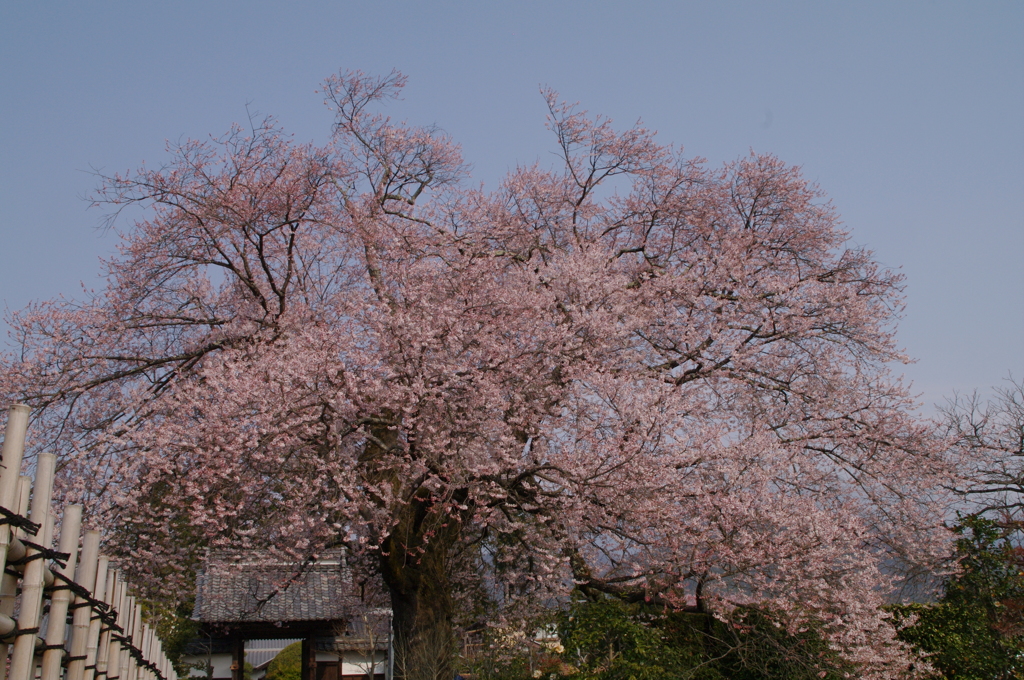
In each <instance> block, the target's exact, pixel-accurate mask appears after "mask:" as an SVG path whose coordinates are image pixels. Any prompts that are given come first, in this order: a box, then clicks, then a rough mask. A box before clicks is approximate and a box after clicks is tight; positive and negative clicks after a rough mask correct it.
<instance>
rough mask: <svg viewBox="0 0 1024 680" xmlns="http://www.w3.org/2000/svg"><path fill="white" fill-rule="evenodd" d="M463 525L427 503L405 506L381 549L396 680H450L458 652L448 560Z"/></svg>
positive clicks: (418, 500) (424, 500) (414, 502)
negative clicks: (388, 595)
mask: <svg viewBox="0 0 1024 680" xmlns="http://www.w3.org/2000/svg"><path fill="white" fill-rule="evenodd" d="M460 526H461V523H460V522H459V521H458V520H457V519H456V518H452V517H447V516H439V515H438V513H436V512H434V510H433V508H432V507H431V503H430V502H429V501H427V500H426V499H422V500H421V499H417V500H414V501H413V502H412V503H410V504H409V505H408V506H406V508H405V510H404V512H403V513H402V517H401V518H400V519H399V522H398V524H397V525H396V526H395V528H394V530H393V531H392V532H391V534H390V535H389V536H388V538H387V539H386V540H385V541H384V542H383V544H382V546H381V574H382V576H383V579H384V583H385V585H386V586H387V587H388V590H389V592H390V595H391V608H392V611H393V615H394V623H393V632H394V637H395V678H396V680H451V678H452V677H454V675H455V667H454V662H455V655H456V653H457V651H458V650H457V646H456V639H455V633H454V630H453V627H452V619H453V615H454V607H453V601H452V594H451V584H450V581H449V575H448V566H449V565H448V559H449V556H450V555H451V551H452V548H453V546H454V544H455V541H457V540H458V537H459V533H460V531H459V529H460Z"/></svg>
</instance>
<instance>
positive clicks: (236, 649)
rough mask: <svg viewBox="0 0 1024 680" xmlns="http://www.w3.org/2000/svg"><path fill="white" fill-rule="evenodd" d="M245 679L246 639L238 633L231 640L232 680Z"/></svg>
mask: <svg viewBox="0 0 1024 680" xmlns="http://www.w3.org/2000/svg"><path fill="white" fill-rule="evenodd" d="M244 679H245V638H243V637H242V636H241V635H240V634H238V633H236V634H235V636H234V637H233V638H232V639H231V680H244Z"/></svg>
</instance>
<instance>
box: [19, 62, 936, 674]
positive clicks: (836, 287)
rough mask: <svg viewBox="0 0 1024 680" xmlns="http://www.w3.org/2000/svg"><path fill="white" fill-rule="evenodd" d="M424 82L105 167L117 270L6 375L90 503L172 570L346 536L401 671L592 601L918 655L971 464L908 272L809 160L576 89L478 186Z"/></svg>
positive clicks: (304, 549) (36, 320)
mask: <svg viewBox="0 0 1024 680" xmlns="http://www.w3.org/2000/svg"><path fill="white" fill-rule="evenodd" d="M403 82H404V80H403V78H402V77H401V76H400V75H398V74H394V73H393V74H391V75H390V76H387V77H384V78H375V77H370V76H365V75H362V74H359V73H347V74H341V75H338V76H336V77H333V78H331V79H329V80H327V81H326V83H325V86H324V92H325V94H326V98H327V101H328V103H329V105H330V106H332V107H333V109H334V111H335V113H336V119H335V126H334V131H333V135H332V137H331V140H330V141H329V143H327V144H325V145H323V146H313V145H299V144H296V143H294V142H293V141H291V140H290V139H289V138H288V137H287V136H286V135H285V134H284V133H283V132H282V131H281V130H280V129H279V127H278V126H277V125H276V123H274V122H273V121H268V122H266V123H265V124H263V125H259V126H254V127H253V128H252V129H240V128H239V129H234V130H232V131H230V132H229V133H228V134H227V135H226V136H224V137H222V138H218V139H212V140H210V141H205V142H188V143H185V144H183V145H180V146H177V147H174V148H172V149H171V150H170V155H171V160H170V161H169V162H168V164H167V165H166V166H164V167H161V168H160V169H157V170H152V169H142V170H140V171H139V172H137V173H135V174H130V175H123V176H121V175H119V176H114V177H110V178H107V179H106V181H105V185H104V187H103V189H102V191H101V193H100V196H99V199H98V201H99V202H100V203H103V204H105V205H108V206H112V207H113V209H114V210H115V211H117V210H121V209H122V208H124V207H126V206H131V205H140V206H142V207H143V208H144V209H145V213H144V216H143V218H141V219H139V220H138V221H135V222H134V223H133V224H132V225H131V226H130V227H129V228H127V229H126V230H125V232H124V233H123V234H122V237H123V245H122V246H121V251H120V255H119V256H117V257H115V258H114V259H112V260H110V261H108V262H106V263H105V267H106V273H107V275H108V279H109V284H108V286H107V287H106V288H104V289H103V290H100V291H97V292H94V293H90V294H88V296H87V297H86V298H85V299H84V300H82V301H69V300H63V299H61V300H56V301H51V302H45V303H40V304H36V305H34V306H32V307H30V308H28V309H26V310H24V311H22V312H20V313H18V314H15V315H13V317H12V318H11V319H10V323H11V325H12V327H13V329H14V336H15V340H16V349H15V351H13V352H12V353H10V354H9V355H8V356H7V357H6V358H5V360H4V363H3V367H2V377H0V379H2V381H3V383H2V387H3V391H4V393H5V394H6V395H8V397H9V398H10V399H17V400H22V401H26V402H28V403H30V404H32V405H33V406H35V407H36V409H37V411H36V413H37V416H36V426H35V431H37V432H39V433H41V434H40V435H39V436H38V439H37V445H38V446H46V447H50V448H52V449H56V450H58V451H59V452H61V453H62V454H63V456H64V460H65V468H64V474H65V493H66V494H68V495H76V496H80V497H85V498H88V499H93V502H94V503H96V504H98V505H99V506H101V507H102V508H103V510H104V512H106V513H107V514H108V516H110V517H111V518H112V519H115V520H116V521H117V522H118V523H119V526H120V527H121V528H120V529H119V531H118V532H117V534H116V536H115V537H114V539H116V540H117V541H118V542H119V546H120V550H121V551H122V552H123V553H124V554H125V555H126V556H128V559H130V562H131V564H132V565H133V569H134V570H135V571H137V572H139V575H140V576H148V577H149V578H150V579H155V580H159V583H160V584H161V587H162V588H164V589H167V588H172V587H179V588H183V587H185V585H187V583H188V571H189V569H191V568H192V566H191V565H194V564H195V560H196V559H197V557H198V555H199V554H200V552H201V551H202V549H203V548H205V547H207V546H230V547H233V548H259V549H269V550H276V551H280V552H282V553H285V554H289V555H292V556H295V557H296V558H302V557H309V556H311V555H315V554H316V553H317V552H318V551H321V550H324V549H326V548H328V547H337V546H339V545H340V546H344V547H346V548H347V550H348V555H349V559H350V561H351V564H352V566H353V568H354V569H355V570H356V573H358V574H361V575H362V578H366V579H370V580H373V579H377V580H379V582H380V583H382V584H383V586H384V587H385V589H386V592H387V593H388V594H389V595H390V599H391V604H392V607H393V610H394V628H395V635H396V640H397V644H398V651H399V657H400V658H399V661H400V663H399V664H398V667H400V668H403V669H405V674H406V677H408V678H417V677H418V675H417V673H418V671H417V662H416V659H426V658H431V659H432V661H433V660H436V659H437V658H439V657H440V658H449V657H450V653H451V650H452V649H453V640H454V638H453V635H454V633H453V626H454V625H456V623H457V621H458V620H460V617H469V616H482V617H486V618H487V620H488V621H490V622H492V623H497V622H502V621H504V622H512V621H515V620H516V617H518V616H523V615H525V614H526V613H528V612H529V607H530V606H531V605H532V604H536V603H545V602H546V603H550V602H552V601H558V600H559V598H564V597H565V596H566V594H567V593H568V592H569V591H570V590H572V589H578V590H579V591H581V592H583V593H585V594H586V593H590V594H598V593H602V594H612V595H615V596H617V597H621V598H623V599H626V600H630V601H647V602H655V603H661V604H662V605H663V606H666V607H671V608H676V609H689V610H693V611H701V612H708V613H709V614H713V615H715V616H718V617H719V618H722V619H725V620H727V619H728V617H729V616H730V613H731V612H732V611H734V610H735V608H737V607H745V606H749V605H756V606H759V607H765V608H770V609H771V610H773V611H774V612H775V614H774V615H776V616H779V617H780V618H781V619H782V620H786V621H788V622H789V624H788V625H791V626H792V629H793V630H794V631H796V630H799V629H801V628H802V627H805V626H806V625H809V624H810V623H811V622H813V624H814V626H815V627H816V630H820V631H821V634H822V635H824V636H825V638H826V639H827V640H828V641H829V643H830V644H831V645H833V646H834V648H835V649H837V650H840V651H841V654H842V655H843V657H844V659H846V660H847V661H848V662H850V663H854V664H857V665H858V666H859V667H860V668H861V670H862V675H863V677H895V676H896V675H899V674H900V673H903V672H905V671H906V670H907V669H908V668H910V667H911V664H912V663H914V661H915V659H914V657H913V655H912V653H911V652H910V651H909V650H908V649H907V648H906V647H905V646H903V645H902V644H901V643H900V642H898V641H897V640H896V638H895V632H894V629H893V626H892V625H891V623H890V622H889V621H888V619H887V618H886V616H885V615H884V614H883V613H882V612H881V611H880V610H879V605H880V604H881V603H882V602H883V600H884V598H885V597H886V593H887V592H889V590H890V589H891V588H892V586H893V585H894V583H895V581H896V580H897V579H898V578H899V575H900V574H901V573H903V572H905V570H906V569H913V568H915V567H917V566H920V565H922V564H929V563H931V562H932V561H934V560H935V559H937V558H940V557H941V556H943V555H945V554H946V551H947V547H948V546H947V544H948V537H947V536H946V532H945V531H944V530H943V529H942V528H941V521H942V519H943V518H944V515H943V512H944V507H945V506H944V505H943V503H944V502H945V499H946V496H945V492H944V491H943V489H944V488H947V487H949V486H951V485H952V482H951V478H952V475H953V470H952V468H951V466H950V463H949V461H947V460H945V459H944V458H943V455H942V453H941V452H942V447H941V446H939V445H938V443H937V442H936V441H935V439H934V437H933V435H932V431H931V429H930V428H929V426H928V425H927V424H926V423H921V422H918V421H916V420H915V419H914V418H913V417H912V416H911V415H910V409H911V407H912V405H913V404H912V402H911V401H910V399H909V397H908V395H907V391H906V388H905V386H903V385H902V384H901V383H900V382H899V381H898V380H895V379H893V377H892V376H891V375H890V371H889V365H890V364H892V363H893V362H901V361H904V360H905V358H904V357H903V356H902V355H901V354H900V353H899V352H898V350H897V348H896V346H895V343H894V338H893V328H894V318H895V317H896V316H897V315H898V313H899V311H900V308H901V298H900V290H901V288H900V286H901V282H900V277H899V276H898V275H897V274H894V273H893V272H890V271H887V270H885V269H883V268H881V267H880V266H879V265H877V264H876V263H875V262H874V261H873V260H872V257H871V254H870V253H869V252H868V251H866V250H864V249H861V248H856V247H850V246H849V245H847V241H846V239H847V235H846V233H845V232H844V231H842V230H841V229H840V227H839V221H838V217H837V215H836V213H835V211H834V209H833V208H832V206H831V205H830V204H829V203H828V202H827V200H826V199H825V198H824V196H823V195H822V193H821V192H820V191H819V190H818V189H817V188H816V187H815V186H813V185H811V184H809V183H808V182H807V181H806V180H804V179H803V178H802V177H801V175H800V172H799V170H798V169H796V168H793V167H789V166H786V165H784V164H783V163H782V162H780V161H779V160H778V159H776V158H774V157H771V156H760V155H754V154H751V155H749V156H747V157H745V158H741V159H739V160H737V161H736V162H733V163H730V164H727V165H725V166H724V167H722V168H710V167H708V166H707V165H706V164H705V163H703V162H702V161H700V160H699V159H696V160H695V159H686V158H685V157H683V156H682V155H681V153H680V152H678V151H677V150H676V149H674V148H672V147H667V146H663V145H660V144H659V143H657V142H656V141H655V139H654V135H653V133H651V132H650V131H648V130H646V129H644V128H643V127H642V126H639V125H638V126H636V127H633V128H630V129H627V130H625V131H618V130H616V129H615V128H613V127H612V125H611V123H610V121H608V120H606V119H603V118H601V117H592V116H589V115H588V114H586V112H583V111H580V110H578V109H577V108H576V107H574V106H572V105H567V104H564V103H561V102H560V101H559V99H558V98H557V96H556V94H555V93H554V92H545V93H544V95H545V98H546V101H547V104H548V108H549V112H550V113H549V117H548V124H549V127H550V128H551V130H552V131H553V133H554V135H555V138H556V140H557V148H558V150H559V155H560V163H558V164H557V166H556V167H554V168H547V167H544V166H541V165H534V166H531V167H520V168H517V169H516V170H514V171H513V172H511V173H510V174H509V176H508V177H507V178H506V179H505V180H504V182H503V183H502V184H501V185H500V186H499V187H498V188H497V189H495V190H493V191H490V192H487V191H484V190H482V189H480V188H474V187H473V185H472V184H471V183H470V182H468V181H467V178H468V176H467V171H466V168H465V166H464V164H463V161H462V158H461V156H460V152H459V149H458V147H457V146H456V145H455V144H454V143H453V142H452V141H451V140H450V139H449V138H448V137H446V136H445V135H444V134H443V133H441V132H440V131H438V130H436V129H430V128H420V127H412V126H409V125H405V124H397V123H395V122H393V121H391V120H390V119H389V118H387V117H386V116H384V115H383V114H381V113H379V112H378V107H379V105H381V104H382V103H386V101H387V100H388V99H390V98H393V97H395V96H397V94H398V92H399V90H400V88H401V86H402V85H403ZM917 667H918V668H922V667H923V666H922V665H921V664H920V663H918V666H917ZM435 670H436V669H435ZM442 670H444V669H443V668H442ZM450 675H451V674H450V673H448V677H450Z"/></svg>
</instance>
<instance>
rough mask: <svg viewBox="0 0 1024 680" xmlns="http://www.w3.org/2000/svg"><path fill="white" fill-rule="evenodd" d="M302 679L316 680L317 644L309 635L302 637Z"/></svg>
mask: <svg viewBox="0 0 1024 680" xmlns="http://www.w3.org/2000/svg"><path fill="white" fill-rule="evenodd" d="M300 680H316V646H315V645H314V644H313V640H312V639H311V638H308V637H304V638H302V677H301V678H300Z"/></svg>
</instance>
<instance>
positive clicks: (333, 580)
mask: <svg viewBox="0 0 1024 680" xmlns="http://www.w3.org/2000/svg"><path fill="white" fill-rule="evenodd" d="M358 604H359V598H358V597H356V596H355V594H354V592H353V590H352V580H351V577H350V574H349V571H348V569H347V568H346V566H345V560H344V554H343V553H341V552H336V553H331V554H328V555H326V556H324V557H323V558H322V559H320V560H318V561H317V562H314V563H313V564H308V565H306V566H305V567H302V565H300V564H296V563H290V562H283V561H278V560H274V559H272V558H268V556H267V555H266V554H263V553H259V554H256V553H230V552H211V553H210V554H209V555H208V556H207V559H206V565H205V566H204V568H203V571H202V572H201V573H200V574H199V578H198V580H197V583H196V604H195V609H194V610H193V612H192V618H193V619H195V620H197V621H201V622H202V623H253V622H266V623H289V622H295V621H339V620H345V619H348V618H350V617H351V615H352V612H353V611H354V610H355V609H356V607H357V606H358Z"/></svg>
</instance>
